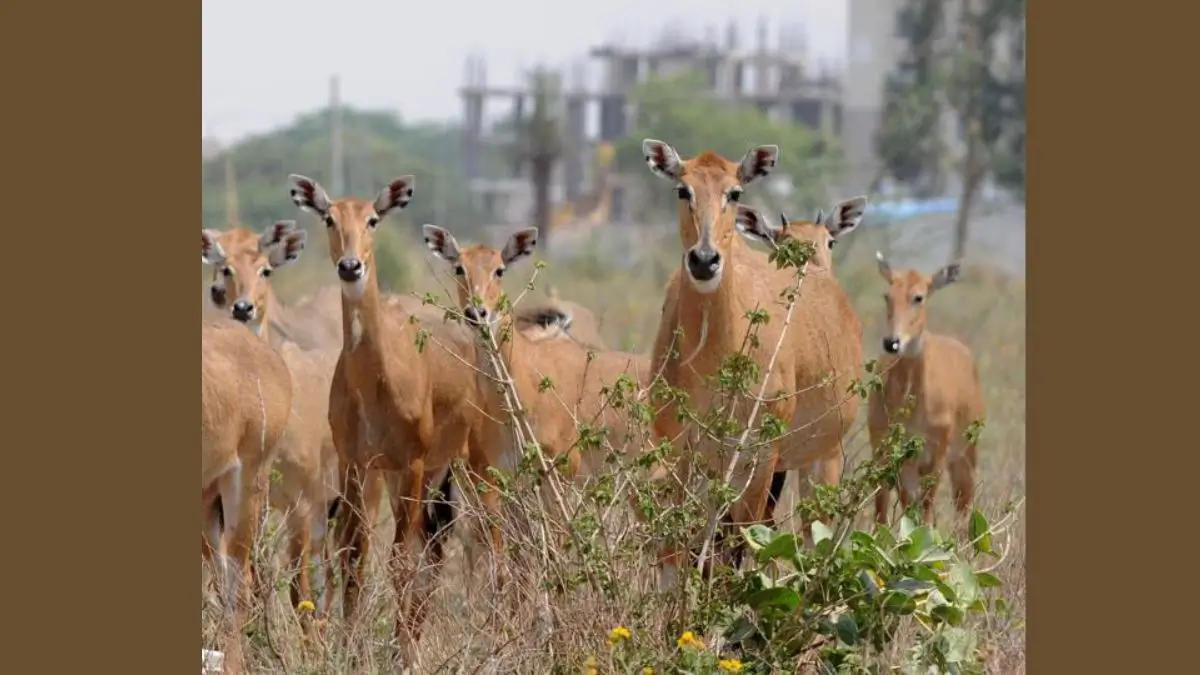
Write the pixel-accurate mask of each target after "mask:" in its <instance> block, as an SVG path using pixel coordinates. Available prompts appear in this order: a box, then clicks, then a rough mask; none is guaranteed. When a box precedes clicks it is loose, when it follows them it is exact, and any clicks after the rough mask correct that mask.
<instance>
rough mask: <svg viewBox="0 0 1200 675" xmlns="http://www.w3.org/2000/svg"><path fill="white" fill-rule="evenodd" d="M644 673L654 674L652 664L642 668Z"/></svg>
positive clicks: (645, 674) (643, 674)
mask: <svg viewBox="0 0 1200 675" xmlns="http://www.w3.org/2000/svg"><path fill="white" fill-rule="evenodd" d="M642 675H654V669H653V668H651V667H650V666H646V667H645V668H642Z"/></svg>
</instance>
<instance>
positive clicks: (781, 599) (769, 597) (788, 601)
mask: <svg viewBox="0 0 1200 675" xmlns="http://www.w3.org/2000/svg"><path fill="white" fill-rule="evenodd" d="M746 604H747V605H750V607H751V608H752V609H754V610H755V611H756V612H761V611H763V610H766V609H781V610H783V611H786V612H791V611H794V610H795V609H796V608H797V607H799V606H800V594H799V593H796V591H793V590H792V589H790V588H787V587H785V586H776V587H775V588H764V589H763V590H761V591H758V592H757V593H753V594H751V595H750V597H749V598H746Z"/></svg>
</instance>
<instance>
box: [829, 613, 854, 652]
mask: <svg viewBox="0 0 1200 675" xmlns="http://www.w3.org/2000/svg"><path fill="white" fill-rule="evenodd" d="M834 627H835V628H837V635H838V638H839V639H840V640H841V641H842V642H845V643H846V644H848V645H850V646H854V644H855V643H857V642H858V622H857V621H855V620H854V615H853V614H851V613H850V612H846V613H844V614H842V615H841V616H839V617H838V619H837V623H835V624H834Z"/></svg>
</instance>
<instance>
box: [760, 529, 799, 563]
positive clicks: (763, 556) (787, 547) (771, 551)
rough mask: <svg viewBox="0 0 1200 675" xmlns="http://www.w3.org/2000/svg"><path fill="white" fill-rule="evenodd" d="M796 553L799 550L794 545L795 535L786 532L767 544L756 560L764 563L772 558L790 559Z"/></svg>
mask: <svg viewBox="0 0 1200 675" xmlns="http://www.w3.org/2000/svg"><path fill="white" fill-rule="evenodd" d="M797 553H799V548H798V547H797V545H796V535H794V534H792V533H791V532H787V533H784V534H781V535H779V536H777V537H775V538H774V539H772V540H771V542H770V543H769V544H767V545H766V546H764V547H763V548H762V550H761V551H759V552H758V559H759V560H764V561H765V560H771V559H773V558H786V559H791V558H792V557H794V556H795V555H796V554H797Z"/></svg>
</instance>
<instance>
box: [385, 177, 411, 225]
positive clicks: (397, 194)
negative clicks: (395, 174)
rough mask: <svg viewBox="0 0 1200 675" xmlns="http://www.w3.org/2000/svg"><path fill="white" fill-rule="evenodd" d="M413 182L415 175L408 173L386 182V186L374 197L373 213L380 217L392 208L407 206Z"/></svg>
mask: <svg viewBox="0 0 1200 675" xmlns="http://www.w3.org/2000/svg"><path fill="white" fill-rule="evenodd" d="M415 182H416V177H415V176H413V175H412V174H409V175H407V176H400V177H399V178H397V179H395V180H393V181H392V182H390V183H388V184H387V187H385V188H383V189H382V190H380V191H379V196H378V197H376V198H375V213H377V214H378V215H379V217H380V218H382V217H383V216H384V215H385V214H386V213H387V212H388V211H391V210H392V209H402V208H404V207H406V206H408V202H409V201H410V200H412V196H413V183H415Z"/></svg>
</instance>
